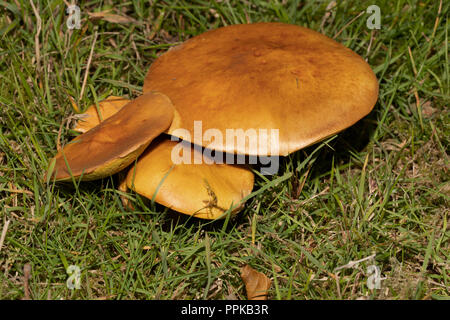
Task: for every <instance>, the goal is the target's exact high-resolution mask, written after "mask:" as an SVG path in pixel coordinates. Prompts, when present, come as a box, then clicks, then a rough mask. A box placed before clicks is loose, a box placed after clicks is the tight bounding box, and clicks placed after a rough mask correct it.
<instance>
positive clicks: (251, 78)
mask: <svg viewBox="0 0 450 320" xmlns="http://www.w3.org/2000/svg"><path fill="white" fill-rule="evenodd" d="M143 90H144V92H148V91H150V90H158V91H161V92H164V93H165V94H167V95H168V96H169V97H170V99H171V100H172V102H173V104H174V106H175V109H176V111H177V112H178V114H179V117H176V118H174V121H173V123H172V125H171V127H170V128H169V130H168V131H167V133H169V134H172V135H175V136H179V137H181V138H184V139H186V140H189V139H188V138H186V137H182V136H180V135H179V134H178V132H177V131H176V129H179V128H184V129H187V130H188V131H189V132H191V133H192V132H193V128H194V121H196V120H201V121H202V129H203V131H206V130H208V129H219V130H220V131H221V132H222V134H223V137H225V132H226V130H227V129H243V131H244V132H245V131H247V130H249V129H255V130H257V131H258V130H259V129H267V130H274V129H275V130H279V150H278V153H276V154H275V153H272V152H271V151H270V147H271V145H270V143H271V142H270V141H269V140H267V141H266V143H267V146H268V154H272V155H287V154H289V153H291V152H294V151H296V150H298V149H301V148H303V147H306V146H308V145H311V144H313V143H316V142H318V141H320V140H322V139H324V138H326V137H329V136H331V135H333V134H336V133H337V132H339V131H341V130H343V129H345V128H347V127H349V126H351V125H352V124H354V123H355V122H357V121H358V120H360V119H361V118H362V117H364V116H365V115H367V114H368V113H369V112H370V111H371V109H372V108H373V107H374V105H375V103H376V100H377V96H378V82H377V79H376V77H375V75H374V73H373V71H372V70H371V68H370V66H369V65H368V64H367V63H366V62H365V61H364V60H363V59H362V58H361V57H360V56H359V55H358V54H356V53H354V52H353V51H351V50H350V49H348V48H346V47H344V46H343V45H341V44H339V43H338V42H336V41H334V40H332V39H330V38H328V37H326V36H324V35H322V34H320V33H318V32H315V31H313V30H310V29H307V28H304V27H300V26H295V25H289V24H283V23H256V24H242V25H232V26H227V27H223V28H219V29H216V30H212V31H208V32H205V33H203V34H200V35H198V36H196V37H193V38H191V39H189V40H187V41H185V42H184V43H182V44H181V45H179V46H177V47H174V48H173V49H172V50H169V51H168V52H166V53H165V54H163V55H162V56H160V57H159V58H158V59H157V60H156V61H155V62H154V63H153V64H152V65H151V67H150V69H149V71H148V73H147V76H146V79H145V82H144V88H143ZM258 132H259V131H258ZM192 137H193V135H192V134H191V138H192ZM192 140H193V139H191V140H189V141H191V142H194V143H200V144H202V145H203V146H204V147H208V148H211V149H214V150H218V151H224V152H229V153H240V154H250V155H258V154H259V149H258V146H259V147H261V146H260V145H258V146H256V147H255V145H254V144H253V145H250V144H249V143H248V141H247V142H246V143H245V145H244V146H239V145H237V144H235V143H234V140H232V141H228V140H227V141H223V142H224V144H223V145H222V144H221V142H222V141H219V142H217V141H201V142H199V141H192ZM224 140H225V139H224ZM274 150H276V149H274Z"/></svg>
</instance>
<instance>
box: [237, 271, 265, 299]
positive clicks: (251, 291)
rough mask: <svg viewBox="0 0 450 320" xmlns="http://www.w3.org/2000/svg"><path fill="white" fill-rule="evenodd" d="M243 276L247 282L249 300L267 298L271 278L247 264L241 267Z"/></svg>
mask: <svg viewBox="0 0 450 320" xmlns="http://www.w3.org/2000/svg"><path fill="white" fill-rule="evenodd" d="M241 278H242V280H243V281H244V284H245V290H246V291H247V299H248V300H267V294H268V291H269V288H270V279H269V278H267V276H266V275H265V274H264V273H261V272H259V271H256V270H255V269H253V268H252V267H250V266H249V265H245V266H244V267H242V268H241Z"/></svg>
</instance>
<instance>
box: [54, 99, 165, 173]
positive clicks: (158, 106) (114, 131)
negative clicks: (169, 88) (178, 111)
mask: <svg viewBox="0 0 450 320" xmlns="http://www.w3.org/2000/svg"><path fill="white" fill-rule="evenodd" d="M173 115H174V107H173V105H172V103H171V102H170V100H169V98H167V97H166V96H165V95H163V94H161V93H157V92H149V93H146V94H144V95H142V96H140V97H138V98H137V99H135V100H133V101H131V102H130V103H128V104H127V105H125V106H124V107H123V108H122V109H120V110H119V111H118V112H117V113H115V114H114V115H112V116H111V117H109V118H108V119H106V120H105V121H103V122H101V123H100V124H99V125H97V126H95V127H94V128H92V129H91V130H89V131H87V132H86V133H83V134H81V135H80V136H78V137H76V138H75V139H74V140H72V141H71V142H70V143H68V144H67V145H66V146H65V147H64V148H63V149H62V150H61V151H60V152H58V154H57V155H56V156H55V158H53V160H52V161H53V162H54V163H55V165H54V168H53V170H51V172H48V173H47V174H52V176H51V178H54V179H56V180H69V179H71V176H73V177H74V178H79V177H80V176H82V180H94V179H100V178H103V177H106V176H109V175H112V174H114V173H116V172H118V171H120V170H122V169H124V168H125V167H127V166H128V165H130V164H131V163H132V162H133V161H134V160H135V159H136V158H137V156H138V155H140V154H141V153H142V152H144V150H145V148H146V147H147V146H148V145H149V144H150V142H151V141H152V140H153V139H154V138H155V137H157V136H158V135H160V134H161V133H162V132H163V131H164V130H166V129H167V128H168V127H169V126H170V124H171V122H172V119H173ZM66 163H67V164H68V166H67V165H66ZM51 167H52V165H51V166H50V168H51ZM68 167H69V168H68Z"/></svg>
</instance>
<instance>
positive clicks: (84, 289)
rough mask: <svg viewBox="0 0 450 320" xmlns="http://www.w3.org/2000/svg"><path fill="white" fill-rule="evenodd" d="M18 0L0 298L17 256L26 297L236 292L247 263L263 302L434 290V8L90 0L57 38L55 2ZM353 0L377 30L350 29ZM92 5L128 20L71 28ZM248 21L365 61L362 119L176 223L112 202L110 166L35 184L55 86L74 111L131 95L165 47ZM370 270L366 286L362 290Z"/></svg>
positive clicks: (442, 266) (438, 35)
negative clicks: (287, 26) (214, 211)
mask: <svg viewBox="0 0 450 320" xmlns="http://www.w3.org/2000/svg"><path fill="white" fill-rule="evenodd" d="M34 3H35V4H36V11H34V10H33V8H32V6H31V5H30V2H29V1H19V0H16V1H8V2H5V1H0V209H1V210H0V217H1V219H0V230H4V231H5V232H6V235H5V238H4V243H3V247H1V248H0V250H1V251H0V298H2V299H21V298H23V297H24V284H23V275H24V271H23V270H24V266H25V264H30V265H31V267H32V271H31V274H30V278H29V286H30V297H31V298H33V299H203V298H206V299H235V298H237V299H244V298H245V290H244V286H243V283H242V281H241V279H240V277H239V270H240V267H241V266H243V265H244V264H250V265H251V266H253V267H254V268H256V269H258V271H261V272H263V273H265V274H266V275H267V276H269V277H270V278H271V280H272V287H271V289H270V292H269V298H270V299H443V298H447V299H448V297H449V288H450V274H449V270H450V267H449V261H450V257H449V254H450V250H449V235H450V231H449V226H448V216H449V197H450V183H449V172H448V169H449V159H448V152H449V136H450V134H449V133H450V132H449V124H450V117H449V112H448V102H449V89H450V72H449V66H450V64H449V50H448V43H449V22H448V15H449V5H450V3H449V2H448V1H442V2H441V3H440V2H439V1H435V0H429V1H426V0H424V1H412V0H411V1H401V0H400V1H375V0H374V1H369V2H361V1H339V3H338V4H337V5H336V6H335V7H334V8H332V9H331V10H330V11H327V6H328V3H329V1H276V0H272V1H257V0H251V1H217V2H211V3H210V2H207V1H202V0H197V1H183V0H178V1H151V2H150V4H149V2H147V1H141V0H137V1H133V2H132V1H128V2H119V1H115V2H114V3H113V1H107V0H105V1H99V0H91V1H84V2H83V4H82V5H81V6H80V7H81V17H82V19H83V20H82V28H81V29H80V30H73V31H70V30H68V29H67V26H66V20H67V16H66V15H65V8H66V6H65V3H64V2H63V1H51V2H50V1H49V2H47V1H42V0H41V1H37V0H35V1H34ZM371 4H377V5H378V6H379V7H380V8H381V29H380V30H369V29H368V28H367V27H366V20H367V18H368V17H369V14H367V13H365V10H366V8H367V7H368V6H369V5H371ZM108 8H113V9H114V10H116V12H121V13H122V14H126V15H127V16H129V17H132V18H133V19H135V20H136V21H137V23H129V24H117V23H111V22H107V21H96V22H93V21H88V15H87V12H94V11H100V10H106V9H108ZM37 14H38V15H39V17H40V19H37ZM358 15H359V16H358ZM39 20H40V21H41V23H40V24H39ZM259 21H281V22H286V23H293V24H298V25H303V26H307V27H309V28H311V29H314V30H318V31H320V32H322V33H324V34H326V35H328V36H330V37H335V39H336V41H338V42H340V43H342V44H344V45H345V46H347V47H349V48H351V49H353V50H354V51H356V52H357V53H358V54H360V55H361V56H362V57H364V58H365V59H367V61H368V63H369V64H370V65H371V67H372V68H373V70H374V71H375V73H376V75H377V77H378V79H379V83H380V94H379V99H378V102H377V104H376V106H375V108H374V110H373V111H372V112H371V114H370V115H368V116H367V117H366V118H364V119H363V120H361V121H360V122H359V123H357V124H356V125H355V126H353V127H351V128H349V129H348V130H346V131H344V132H342V133H341V134H339V135H338V136H336V137H335V138H334V139H331V141H329V142H328V143H327V144H324V143H322V144H318V145H315V146H312V147H310V148H307V149H305V150H301V151H299V152H296V153H294V154H292V155H290V156H289V157H287V158H285V159H283V161H282V164H281V168H280V172H279V175H278V176H273V177H257V179H256V186H255V190H261V189H262V188H264V191H263V192H259V193H257V194H256V195H255V196H254V197H253V198H251V199H250V200H249V201H248V202H247V205H246V207H245V210H243V211H242V212H241V213H240V214H239V215H238V216H237V217H236V218H235V219H231V220H221V221H216V222H207V221H203V220H197V219H192V218H188V217H186V216H182V215H179V214H177V213H174V212H170V211H168V210H166V209H164V208H163V207H161V206H158V205H151V204H145V203H144V202H143V201H142V200H143V199H141V198H140V197H138V196H137V195H135V194H131V195H130V197H131V198H132V199H133V201H134V204H135V206H136V210H135V211H131V212H130V211H127V210H125V209H124V208H123V206H122V204H121V201H120V192H119V191H117V189H116V187H117V177H111V178H108V179H104V180H101V181H95V182H89V183H82V184H80V185H75V186H74V187H64V186H61V185H54V184H48V185H47V184H46V183H45V182H43V181H42V176H43V172H44V171H45V170H46V168H47V166H48V161H49V159H50V158H51V157H52V156H53V155H54V154H55V152H56V148H57V141H58V136H60V137H61V140H62V143H65V142H67V141H69V140H70V139H71V136H72V134H73V132H72V131H71V129H70V128H71V126H72V125H73V123H74V114H76V111H77V110H74V108H73V105H72V104H71V103H70V97H73V99H74V102H75V105H76V106H77V107H78V108H79V110H78V111H80V112H81V111H83V110H85V109H86V108H87V107H88V106H89V105H91V104H92V103H95V102H97V101H100V100H102V99H104V98H105V97H107V96H109V95H112V94H114V95H119V96H127V97H129V98H134V97H136V96H138V95H139V94H140V92H141V87H142V84H143V79H144V76H145V72H146V71H147V69H148V67H149V66H150V65H151V63H152V61H153V60H154V59H155V58H156V57H157V56H158V55H159V54H161V53H163V52H165V51H166V50H167V49H168V48H170V46H172V45H174V44H176V43H179V42H180V41H183V40H185V39H188V38H189V37H191V36H193V35H197V34H199V33H201V32H204V31H206V30H209V29H213V28H217V27H220V26H223V25H228V24H235V23H246V22H259ZM39 26H40V28H39ZM38 31H39V32H38ZM96 35H97V36H96ZM94 39H95V40H94ZM91 51H92V57H91V59H89V56H90V54H91ZM89 60H90V65H89V68H87V65H88V61H89ZM87 69H88V70H87ZM85 74H87V77H86V83H85V85H84V89H83V81H84V77H85ZM82 91H83V92H82ZM81 93H82V94H81ZM280 177H282V178H281V179H280ZM276 179H278V180H276ZM372 255H374V256H373V257H372V258H370V259H366V260H364V259H365V258H368V257H370V256H372ZM361 259H363V261H362V262H360V263H358V264H355V265H354V266H353V267H349V268H340V267H342V266H345V265H347V264H348V263H349V262H350V261H357V260H361ZM69 265H77V266H79V267H80V268H81V288H80V289H79V290H70V289H68V288H67V286H66V281H67V279H68V277H69V276H68V274H67V273H66V269H67V267H68V266H69ZM370 265H376V266H378V267H379V268H380V271H381V276H382V279H383V280H381V288H380V289H370V288H369V287H368V283H367V281H368V279H369V277H370V276H371V273H370V271H368V267H369V266H370ZM339 268H340V269H339Z"/></svg>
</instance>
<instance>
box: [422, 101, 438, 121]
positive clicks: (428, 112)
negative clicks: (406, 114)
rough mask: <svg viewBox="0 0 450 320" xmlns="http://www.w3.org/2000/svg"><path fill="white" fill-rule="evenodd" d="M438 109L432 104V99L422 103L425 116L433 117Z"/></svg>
mask: <svg viewBox="0 0 450 320" xmlns="http://www.w3.org/2000/svg"><path fill="white" fill-rule="evenodd" d="M436 111H437V109H436V108H433V107H432V106H431V102H430V101H426V102H424V103H423V104H422V114H423V116H424V117H425V118H431V116H433V114H435V113H436Z"/></svg>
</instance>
